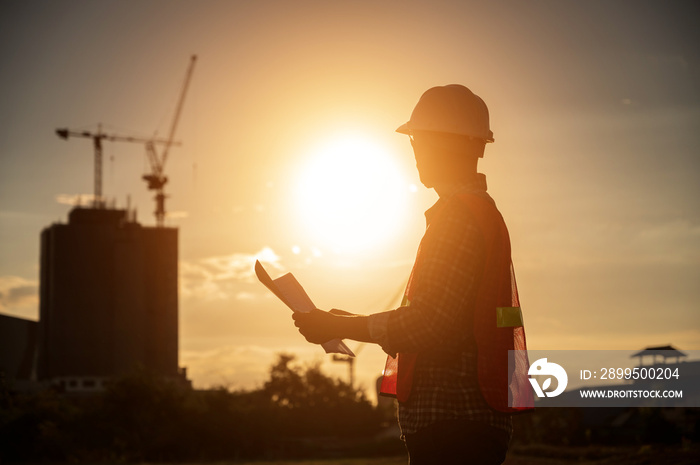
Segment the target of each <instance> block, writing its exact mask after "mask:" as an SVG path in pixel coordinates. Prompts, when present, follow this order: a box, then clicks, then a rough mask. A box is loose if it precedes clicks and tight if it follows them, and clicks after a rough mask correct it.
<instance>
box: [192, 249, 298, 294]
mask: <svg viewBox="0 0 700 465" xmlns="http://www.w3.org/2000/svg"><path fill="white" fill-rule="evenodd" d="M256 260H259V261H260V262H261V263H264V264H265V265H266V266H267V267H269V268H273V269H275V270H278V271H283V270H284V268H283V267H282V266H281V265H280V257H279V256H278V255H277V254H276V253H275V252H274V251H273V250H272V249H271V248H269V247H265V248H263V249H261V250H260V251H258V252H256V253H253V254H246V253H234V254H230V255H222V256H217V257H209V258H205V259H201V260H197V261H182V262H180V289H181V291H182V296H183V297H184V298H193V297H194V298H203V299H207V300H223V299H229V298H236V299H239V300H251V299H252V298H254V297H255V295H254V294H251V293H250V292H241V290H240V284H249V283H253V282H254V281H255V271H254V266H255V261H256Z"/></svg>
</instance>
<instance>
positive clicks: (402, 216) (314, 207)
mask: <svg viewBox="0 0 700 465" xmlns="http://www.w3.org/2000/svg"><path fill="white" fill-rule="evenodd" d="M408 194H409V182H408V181H407V180H406V179H404V177H403V176H402V174H401V172H400V171H399V169H398V166H397V165H396V164H395V163H394V161H393V159H392V157H391V156H390V154H389V153H388V151H387V149H386V148H384V147H382V146H381V145H380V144H379V143H377V142H375V141H372V140H370V139H367V138H362V137H359V136H358V137H352V136H348V137H342V138H337V139H334V140H331V141H329V142H326V143H324V144H322V145H321V146H320V147H319V148H318V149H316V150H315V151H314V153H313V154H312V156H311V157H310V159H309V160H308V161H307V163H306V164H304V166H303V168H302V172H301V175H300V177H299V180H298V184H297V197H296V202H297V207H298V208H299V210H300V214H301V217H302V218H303V223H304V224H305V225H306V227H307V229H308V233H309V235H310V236H311V237H312V238H313V240H314V241H317V244H316V245H317V246H318V247H319V248H321V249H322V250H323V249H327V248H330V249H331V250H332V251H333V252H335V253H351V252H357V251H362V250H367V249H372V248H374V247H377V246H379V245H381V244H383V243H384V242H385V241H387V240H391V239H396V235H397V233H398V231H399V230H400V229H399V228H400V226H401V224H402V222H404V221H406V205H407V199H408Z"/></svg>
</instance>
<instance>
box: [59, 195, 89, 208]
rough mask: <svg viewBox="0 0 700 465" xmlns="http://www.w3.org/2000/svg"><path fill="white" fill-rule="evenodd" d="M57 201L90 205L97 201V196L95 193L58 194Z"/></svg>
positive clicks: (67, 203)
mask: <svg viewBox="0 0 700 465" xmlns="http://www.w3.org/2000/svg"><path fill="white" fill-rule="evenodd" d="M56 202H58V203H60V204H61V205H77V206H82V205H86V206H88V205H92V204H93V203H94V202H95V196H94V195H93V194H58V195H57V196H56Z"/></svg>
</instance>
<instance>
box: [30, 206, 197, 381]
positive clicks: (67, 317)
mask: <svg viewBox="0 0 700 465" xmlns="http://www.w3.org/2000/svg"><path fill="white" fill-rule="evenodd" d="M177 263H178V230H177V229H176V228H169V227H144V226H142V225H140V224H139V223H138V222H137V221H136V219H135V214H133V213H132V212H130V211H129V210H120V209H113V208H105V207H104V206H95V207H92V208H82V207H76V208H74V209H73V210H72V211H71V212H70V213H69V221H68V224H53V225H51V226H49V227H47V228H45V229H44V230H43V231H42V233H41V271H40V310H39V313H40V318H39V337H38V340H39V351H38V363H37V377H38V379H39V380H40V381H44V382H49V383H51V384H53V385H57V386H60V387H62V388H64V389H65V390H66V391H94V390H101V389H102V386H103V384H104V382H105V380H107V379H108V378H110V377H113V376H116V375H120V374H124V373H128V372H132V371H134V370H136V369H143V370H145V371H147V372H149V373H153V374H156V375H161V376H166V377H173V378H180V379H183V380H184V379H185V376H184V372H181V370H180V369H179V367H178V264H177Z"/></svg>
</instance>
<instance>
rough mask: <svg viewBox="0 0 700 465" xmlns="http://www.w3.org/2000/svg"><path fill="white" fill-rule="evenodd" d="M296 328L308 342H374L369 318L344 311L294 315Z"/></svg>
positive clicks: (296, 313) (295, 313) (316, 310)
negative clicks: (342, 340) (349, 340)
mask: <svg viewBox="0 0 700 465" xmlns="http://www.w3.org/2000/svg"><path fill="white" fill-rule="evenodd" d="M292 318H293V319H294V326H296V327H297V328H299V332H300V333H301V334H302V336H304V337H305V338H306V340H307V341H309V342H311V343H313V344H323V343H324V342H328V341H330V340H331V339H346V338H347V339H354V340H355V341H362V342H374V341H372V339H371V338H370V334H369V328H368V326H367V317H366V316H362V315H355V314H354V313H349V312H346V311H343V310H338V309H335V308H334V309H333V310H331V311H330V312H324V311H323V310H319V309H314V310H311V311H310V312H309V313H301V312H294V313H292Z"/></svg>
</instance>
